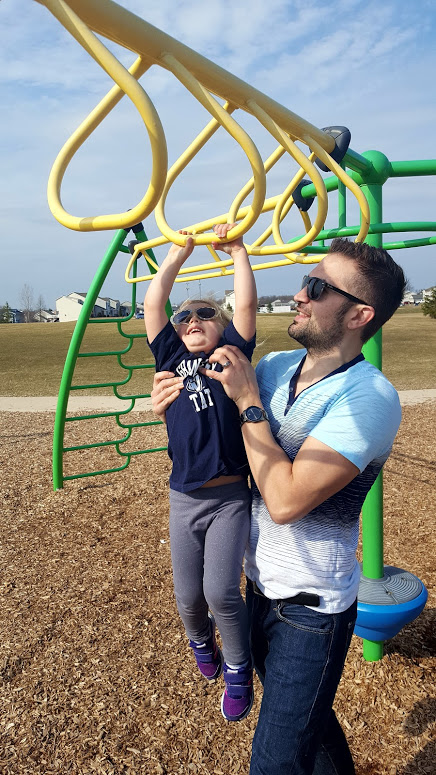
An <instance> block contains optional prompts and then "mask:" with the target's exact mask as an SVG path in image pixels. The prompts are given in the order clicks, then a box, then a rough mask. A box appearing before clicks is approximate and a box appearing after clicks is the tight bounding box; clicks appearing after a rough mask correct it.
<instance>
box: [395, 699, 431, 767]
mask: <svg viewBox="0 0 436 775" xmlns="http://www.w3.org/2000/svg"><path fill="white" fill-rule="evenodd" d="M435 721H436V697H428V698H426V699H425V700H421V701H420V702H417V703H416V704H415V706H414V707H413V709H412V711H411V712H410V713H409V715H408V717H407V719H406V720H405V722H404V725H403V729H404V732H405V734H406V735H409V736H410V737H417V736H418V735H422V734H423V733H424V732H425V731H426V729H427V728H428V727H430V726H431V724H433V723H434V722H435ZM435 762H436V740H432V741H430V742H429V743H427V745H425V746H424V748H423V749H422V751H420V752H419V753H418V754H417V755H416V756H415V757H414V758H413V760H412V761H411V762H409V763H408V764H407V765H406V766H405V767H404V769H402V770H401V771H400V772H399V773H398V775H416V773H417V772H429V773H430V772H434V771H435V770H434V766H435Z"/></svg>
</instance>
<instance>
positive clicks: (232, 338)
mask: <svg viewBox="0 0 436 775" xmlns="http://www.w3.org/2000/svg"><path fill="white" fill-rule="evenodd" d="M223 344H232V345H234V346H235V347H239V349H240V350H241V352H243V353H244V355H245V357H246V358H248V360H249V361H251V359H252V357H253V352H254V348H255V347H256V334H255V335H254V336H253V337H252V338H251V339H250V340H249V341H248V342H247V340H246V339H244V338H243V337H242V336H241V334H239V333H238V331H237V330H236V328H235V326H234V324H233V321H232V320H231V321H230V323H229V324H228V326H226V328H225V329H224V331H223V335H222V337H221V340H220V341H219V343H218V347H220V346H221V345H223Z"/></svg>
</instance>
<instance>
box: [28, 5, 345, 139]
mask: <svg viewBox="0 0 436 775" xmlns="http://www.w3.org/2000/svg"><path fill="white" fill-rule="evenodd" d="M37 1H38V2H40V3H41V5H45V6H47V8H50V9H51V4H52V0H37ZM68 4H69V6H70V7H71V8H72V9H74V11H75V12H76V13H77V15H78V16H80V18H81V19H82V20H83V21H84V22H85V24H87V25H88V27H89V28H90V29H92V30H94V32H97V33H98V34H100V35H103V36H104V37H106V38H108V39H109V40H112V41H114V42H115V43H118V44H119V45H121V46H124V47H125V48H127V49H129V50H130V51H134V52H135V53H137V54H140V55H142V57H143V59H145V60H147V61H148V62H150V63H157V64H159V63H161V55H162V53H163V52H169V53H171V54H172V55H173V56H174V57H175V58H176V59H177V60H178V61H179V62H181V64H182V65H184V66H185V67H186V68H188V69H189V70H190V72H191V73H192V75H193V76H194V77H195V78H196V79H197V80H198V81H200V83H202V85H203V86H204V87H205V88H206V89H207V90H208V91H209V92H211V93H212V94H215V95H217V96H219V97H222V98H223V99H226V100H229V102H231V103H232V104H233V105H236V106H237V107H239V108H242V109H243V110H247V105H246V102H247V99H250V98H251V99H254V100H255V102H257V103H258V104H259V105H261V106H262V107H263V108H264V110H265V111H267V113H268V114H269V115H270V116H271V117H272V118H273V119H274V121H276V122H277V123H278V124H279V126H281V127H282V129H284V131H285V132H286V133H288V134H289V135H290V136H291V137H293V138H296V139H300V140H301V139H302V136H303V134H304V135H305V136H309V137H314V138H315V139H316V140H317V141H318V142H319V143H320V145H321V146H322V147H323V148H325V149H326V150H327V151H332V150H333V148H334V147H335V141H334V139H333V138H332V137H331V136H330V135H327V134H326V133H325V132H323V131H322V130H321V129H318V128H317V127H316V126H314V125H313V124H310V123H309V122H308V121H306V120H305V119H303V118H301V116H298V115H297V114H296V113H293V112H292V111H291V110H289V109H288V108H285V107H284V106H283V105H281V104H280V103H279V102H276V101H275V100H273V99H271V97H268V96H267V95H266V94H263V93H262V92H260V91H258V90H257V89H255V88H254V87H253V86H251V84H248V83H245V82H244V81H242V80H241V79H240V78H237V77H236V76H234V75H232V73H229V72H228V71H226V70H225V69H224V68H222V67H219V65H216V64H215V63H214V62H211V61H210V60H208V59H207V58H206V57H203V56H201V54H198V52H197V51H194V50H193V49H191V48H189V47H188V46H185V45H184V44H183V43H180V41H178V40H176V39H175V38H172V37H171V36H170V35H167V34H166V33H165V32H163V31H162V30H159V29H158V28H157V27H154V26H153V25H152V24H149V23H148V22H146V21H145V20H144V19H141V18H140V17H139V16H136V15H135V14H134V13H132V12H131V11H128V10H126V9H125V8H122V7H121V6H119V5H117V3H115V2H113V1H112V0H68ZM303 142H304V141H303Z"/></svg>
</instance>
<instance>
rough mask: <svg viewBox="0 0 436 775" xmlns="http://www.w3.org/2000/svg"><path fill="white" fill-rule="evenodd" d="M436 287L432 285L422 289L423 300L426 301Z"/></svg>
mask: <svg viewBox="0 0 436 775" xmlns="http://www.w3.org/2000/svg"><path fill="white" fill-rule="evenodd" d="M435 288H436V285H432V286H431V288H424V290H423V291H421V293H422V300H423V301H426V299H429V298H430V296H431V295H432V293H433V291H434V290H435Z"/></svg>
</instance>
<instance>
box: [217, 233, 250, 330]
mask: <svg viewBox="0 0 436 775" xmlns="http://www.w3.org/2000/svg"><path fill="white" fill-rule="evenodd" d="M234 226H236V224H234V223H231V224H229V223H223V224H218V225H217V226H214V227H213V230H214V232H215V234H216V235H217V236H218V237H225V236H226V235H227V232H228V231H230V229H233V228H234ZM212 247H213V248H214V249H215V250H222V251H223V252H224V253H227V254H228V255H229V256H230V257H231V258H232V259H233V264H234V269H235V280H234V289H235V314H234V315H233V324H234V326H235V328H236V330H237V332H238V334H240V335H241V336H242V337H243V339H245V340H246V341H247V342H248V341H249V340H250V339H252V337H253V336H254V334H255V333H256V312H257V292H256V283H255V281H254V275H253V270H252V268H251V264H250V261H249V258H248V254H247V251H246V249H245V247H244V243H243V241H242V238H240V239H237V240H234V241H233V242H227V243H219V242H214V243H212Z"/></svg>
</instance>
